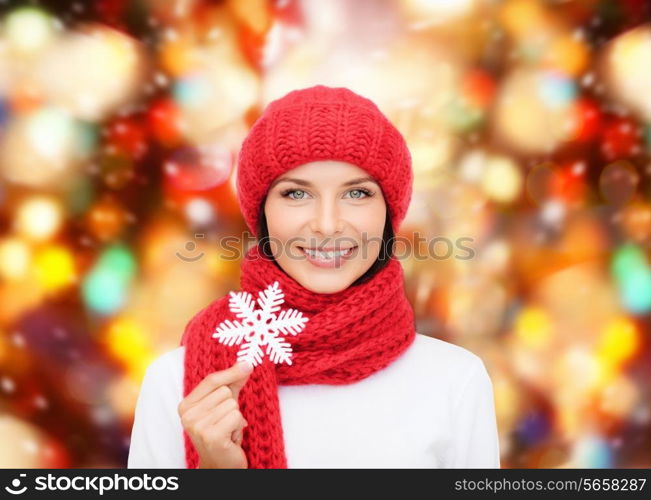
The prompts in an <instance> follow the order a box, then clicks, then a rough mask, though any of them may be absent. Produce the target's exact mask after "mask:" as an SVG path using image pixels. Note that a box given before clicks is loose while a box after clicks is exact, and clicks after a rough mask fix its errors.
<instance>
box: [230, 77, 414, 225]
mask: <svg viewBox="0 0 651 500" xmlns="http://www.w3.org/2000/svg"><path fill="white" fill-rule="evenodd" d="M317 160H338V161H344V162H348V163H352V164H353V165H356V166H358V167H359V168H362V169H364V170H366V171H367V172H368V173H369V174H370V175H371V176H373V178H374V179H375V180H376V181H377V182H378V183H379V184H380V187H381V188H382V193H383V195H384V199H385V200H386V203H387V207H388V210H389V213H390V215H391V221H392V225H393V230H394V232H397V231H398V228H399V227H400V224H401V223H402V220H403V219H404V217H405V215H406V213H407V209H408V208H409V202H410V200H411V193H412V182H413V173H412V170H411V155H410V153H409V149H408V148H407V144H406V142H405V139H404V137H403V136H402V135H401V134H400V132H399V131H398V129H396V128H395V127H394V126H393V124H392V123H391V122H390V121H389V120H388V119H387V118H386V116H385V115H384V114H382V112H381V111H380V110H379V108H378V107H377V106H376V105H375V103H373V101H371V100H369V99H367V98H365V97H362V96H360V95H359V94H356V93H355V92H353V91H352V90H350V89H347V88H345V87H327V86H325V85H316V86H313V87H309V88H305V89H298V90H293V91H291V92H289V93H288V94H286V95H285V96H284V97H281V98H280V99H276V100H275V101H272V102H270V103H269V105H268V106H267V107H266V108H265V110H264V112H263V114H262V115H261V116H260V117H259V118H258V119H257V120H256V122H255V123H254V124H253V127H252V128H251V130H250V131H249V134H248V135H247V136H246V138H245V139H244V141H243V142H242V148H241V149H240V153H239V158H238V167H237V180H236V185H237V195H238V198H239V202H240V207H241V210H242V214H243V215H244V220H245V221H246V224H247V226H248V227H249V230H250V231H251V232H252V233H253V234H254V235H257V224H258V216H259V211H260V206H261V203H262V200H263V199H264V198H265V196H266V195H267V191H268V189H269V186H270V184H271V183H272V182H273V181H274V179H275V178H276V177H278V176H279V175H281V174H283V173H285V172H287V171H288V170H291V169H292V168H295V167H298V166H300V165H303V164H305V163H310V162H313V161H317Z"/></svg>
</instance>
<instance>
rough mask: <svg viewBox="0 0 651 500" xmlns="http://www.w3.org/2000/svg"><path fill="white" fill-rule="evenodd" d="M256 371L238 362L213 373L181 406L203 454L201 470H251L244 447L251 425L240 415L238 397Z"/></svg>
mask: <svg viewBox="0 0 651 500" xmlns="http://www.w3.org/2000/svg"><path fill="white" fill-rule="evenodd" d="M242 367H245V368H248V370H246V371H244V370H243V368H242ZM252 368H253V367H252V366H251V365H249V364H248V363H235V364H234V365H233V366H231V367H230V368H227V369H226V370H219V371H216V372H213V373H210V374H208V375H206V377H205V378H204V379H203V380H202V381H201V382H199V384H197V386H196V387H195V388H194V389H193V390H192V392H191V393H190V394H188V395H187V396H186V397H185V398H184V399H183V401H181V403H179V406H178V412H179V415H180V416H181V423H182V424H183V428H184V429H185V430H186V431H187V433H188V435H189V436H190V439H191V440H192V443H193V444H194V446H195V448H196V449H197V453H198V455H199V464H198V468H200V469H246V468H247V467H248V461H247V459H246V454H245V453H244V450H243V449H242V447H241V444H242V429H243V428H244V427H245V426H246V425H248V423H247V422H246V420H245V419H244V417H243V416H242V413H240V408H239V403H238V401H237V398H238V396H239V394H240V390H241V389H242V387H244V384H245V383H246V381H247V380H248V379H249V375H250V374H251V372H252V371H253V370H252Z"/></svg>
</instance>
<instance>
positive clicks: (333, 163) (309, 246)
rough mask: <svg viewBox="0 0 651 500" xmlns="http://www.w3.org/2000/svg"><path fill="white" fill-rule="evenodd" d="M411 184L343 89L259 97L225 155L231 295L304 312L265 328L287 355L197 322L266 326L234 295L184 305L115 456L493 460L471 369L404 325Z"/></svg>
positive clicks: (229, 461)
mask: <svg viewBox="0 0 651 500" xmlns="http://www.w3.org/2000/svg"><path fill="white" fill-rule="evenodd" d="M412 181H413V174H412V170H411V156H410V154H409V151H408V149H407V146H406V143H405V141H404V138H403V137H402V136H401V135H400V133H399V132H398V130H397V129H396V128H395V127H394V126H393V125H392V124H391V123H390V122H389V120H388V119H387V118H386V117H385V116H384V115H383V114H382V113H381V112H380V110H379V109H378V108H377V106H376V105H375V104H374V103H373V102H372V101H370V100H368V99H366V98H364V97H362V96H360V95H358V94H356V93H354V92H352V91H350V90H349V89H346V88H343V87H327V86H324V85H317V86H314V87H310V88H306V89H300V90H294V91H292V92H290V93H289V94H287V95H286V96H284V97H283V98H281V99H278V100H276V101H273V102H272V103H270V104H269V106H267V108H266V109H265V112H264V113H263V114H262V116H261V117H260V118H259V119H258V120H257V121H256V123H255V124H254V125H253V127H252V129H251V131H250V133H249V135H248V136H247V137H246V139H245V140H244V142H243V144H242V149H241V151H240V157H239V162H238V171H237V192H238V199H239V203H240V206H241V209H242V213H243V216H244V219H245V221H246V223H247V225H248V227H249V229H250V230H251V231H252V232H253V233H254V234H255V235H256V237H257V240H258V243H257V245H255V246H253V247H252V248H251V249H250V250H249V251H248V252H247V254H246V255H245V257H244V259H243V261H242V264H241V278H240V288H241V291H240V293H243V292H248V293H249V294H250V297H252V298H254V299H255V298H258V297H260V299H259V301H258V303H257V304H256V303H255V302H253V303H252V304H251V303H249V304H248V305H249V306H251V307H250V308H249V310H248V313H250V314H249V316H251V314H252V313H253V309H254V308H256V310H257V308H261V306H262V305H263V304H261V303H260V300H262V299H263V295H262V292H263V291H265V290H270V288H269V287H272V288H273V286H277V287H279V288H280V289H281V290H282V293H283V294H284V296H283V301H284V302H283V303H282V304H281V305H280V309H281V310H285V311H288V310H290V309H293V311H294V312H293V313H294V314H297V312H298V314H299V315H302V317H304V318H307V319H305V320H304V321H303V323H302V326H301V327H296V328H295V329H294V331H293V332H289V333H290V334H287V333H288V330H287V329H286V330H285V334H283V335H282V338H284V340H285V342H287V343H289V344H290V349H291V359H290V360H289V361H287V360H286V361H285V362H282V360H281V361H280V362H279V361H278V360H279V358H278V357H276V358H274V359H273V360H272V358H273V356H271V355H270V353H271V351H269V349H271V344H272V341H271V340H268V341H267V342H264V341H263V342H262V343H263V344H264V345H262V351H261V352H260V354H262V359H261V361H259V362H257V363H256V362H251V361H249V362H241V358H240V357H238V352H240V350H241V349H242V345H241V344H239V345H236V344H234V343H232V344H231V345H228V343H227V342H223V343H222V340H219V339H217V338H215V337H214V336H213V334H214V333H216V331H219V328H220V327H222V328H246V327H247V325H248V327H250V328H249V330H248V331H249V332H257V333H255V334H253V333H249V334H247V337H246V338H254V339H255V338H258V339H264V338H267V339H269V337H264V336H263V335H262V334H260V331H261V330H260V328H259V325H258V326H257V327H256V321H262V322H263V323H265V325H267V326H269V327H270V328H271V332H274V331H275V332H276V333H277V330H273V325H270V323H272V322H273V321H272V318H270V317H267V319H266V320H265V318H264V317H262V316H261V315H260V314H258V316H256V318H257V319H254V320H251V319H250V317H248V316H246V314H244V315H239V314H236V312H238V311H239V312H240V313H242V310H243V309H247V307H248V306H243V305H242V303H240V308H239V310H238V309H237V307H234V303H233V302H231V301H230V298H231V297H233V296H235V295H236V294H235V293H233V294H232V295H231V294H229V295H228V296H224V297H221V298H219V299H217V300H215V301H213V302H212V303H211V304H209V305H208V306H207V307H206V308H205V309H203V310H201V311H200V312H199V313H198V314H197V315H196V316H195V317H194V318H192V319H191V321H190V322H189V323H188V325H187V327H186V329H185V332H184V335H183V338H182V340H181V345H180V347H178V348H177V349H175V350H173V351H171V352H168V353H165V354H163V355H162V356H160V357H159V358H158V359H156V360H155V361H154V362H153V363H152V364H151V365H150V366H149V368H148V369H147V372H146V374H145V377H144V380H143V383H142V388H141V392H140V395H139V398H138V401H137V406H136V412H135V420H134V425H133V430H132V434H131V448H130V452H129V460H128V466H129V467H142V468H145V467H147V468H149V467H170V468H172V467H174V468H185V467H187V468H196V467H202V468H203V467H205V468H307V467H328V468H351V467H354V468H365V467H390V468H400V467H449V468H451V467H455V468H458V467H469V468H470V467H472V468H478V467H481V468H499V466H500V456H499V446H498V435H497V425H496V418H495V410H494V403H493V388H492V383H491V380H490V378H489V376H488V373H487V371H486V369H485V366H484V363H483V362H482V360H481V359H480V358H479V357H478V356H477V355H475V354H474V353H472V352H470V351H469V350H467V349H464V348H462V347H460V346H456V345H454V344H451V343H448V342H445V341H442V340H439V339H436V338H433V337H429V336H425V335H421V334H419V333H417V332H416V331H415V326H414V314H413V310H412V308H411V307H410V305H409V302H408V301H407V298H406V296H405V291H404V281H403V271H402V266H401V265H400V262H399V261H398V260H397V259H396V258H395V257H394V256H393V255H392V250H393V245H392V243H393V241H392V240H393V237H394V234H395V233H396V231H397V230H398V228H399V226H400V223H401V222H402V220H403V219H404V216H405V214H406V212H407V208H408V206H409V201H410V199H411V193H412ZM244 313H246V311H244ZM274 314H275V315H276V316H274V318H273V319H274V320H278V319H279V318H280V317H281V315H282V313H281V311H280V310H277V311H276V313H274ZM287 314H288V315H289V312H287ZM238 318H240V319H239V320H238ZM261 318H262V319H261ZM238 321H240V322H241V323H239V322H238ZM234 325H235V326H234ZM296 330H300V331H298V333H296ZM242 331H244V330H242ZM255 335H258V337H256V336H255ZM240 340H241V339H240ZM276 347H277V345H276ZM240 354H241V352H240ZM238 360H240V363H237V361H238ZM247 368H248V369H247Z"/></svg>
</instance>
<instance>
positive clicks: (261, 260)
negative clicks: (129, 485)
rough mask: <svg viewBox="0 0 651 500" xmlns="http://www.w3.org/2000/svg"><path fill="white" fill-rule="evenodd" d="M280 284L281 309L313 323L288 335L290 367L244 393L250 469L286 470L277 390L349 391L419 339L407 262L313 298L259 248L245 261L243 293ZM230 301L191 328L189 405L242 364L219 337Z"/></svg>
mask: <svg viewBox="0 0 651 500" xmlns="http://www.w3.org/2000/svg"><path fill="white" fill-rule="evenodd" d="M274 281H278V283H279V284H280V288H281V289H282V291H283V293H284V301H285V302H284V303H283V304H282V306H281V308H282V309H288V308H293V309H297V310H298V311H300V312H302V314H303V315H304V316H307V317H308V318H309V319H308V321H307V322H306V323H305V327H304V329H303V330H302V331H300V332H299V333H298V334H297V335H295V336H292V335H287V337H286V338H285V340H286V341H287V342H289V343H290V344H291V350H292V358H291V361H292V363H291V364H287V363H279V364H276V363H274V362H273V361H270V359H269V358H268V357H267V356H265V357H264V358H263V361H262V363H261V364H259V365H257V366H256V367H255V368H254V371H253V373H251V374H250V375H249V379H248V381H247V382H246V384H245V385H244V387H243V388H242V389H241V391H240V394H239V399H238V402H239V407H240V411H241V412H242V414H243V416H244V418H245V419H246V420H247V422H248V425H247V426H246V427H244V429H243V436H242V444H241V446H242V449H243V450H244V452H245V453H246V456H247V460H248V467H249V468H251V469H254V468H258V469H259V468H263V469H264V468H266V469H270V468H276V469H278V468H287V458H286V455H285V445H284V439H283V429H282V423H281V418H280V407H279V399H278V385H299V384H331V385H341V384H350V383H353V382H357V381H359V380H362V379H364V378H366V377H368V376H369V375H372V374H373V373H375V372H377V371H378V370H381V369H382V368H384V367H386V366H387V365H389V364H390V363H391V362H393V361H394V360H395V359H396V358H398V357H399V356H400V355H401V354H402V353H403V352H404V351H405V350H406V349H407V348H408V347H409V346H410V345H411V343H412V342H413V341H414V339H415V336H416V331H415V326H414V315H413V310H412V308H411V305H410V304H409V302H408V300H407V297H406V295H405V291H404V281H403V270H402V266H401V265H400V262H399V261H398V260H396V259H395V258H391V259H390V261H389V262H388V264H387V265H386V266H385V267H384V268H382V269H381V270H380V271H379V272H378V273H377V274H375V275H374V276H373V277H372V278H371V279H370V280H368V281H366V282H364V283H362V284H359V285H355V286H350V287H348V288H346V289H345V290H342V291H341V292H337V293H334V294H318V293H314V292H312V291H310V290H307V289H306V288H304V287H303V286H301V285H300V284H299V283H298V282H297V281H295V280H294V279H293V278H291V277H290V276H289V275H287V274H285V273H284V272H283V271H282V269H279V268H278V267H277V265H276V263H275V262H273V261H272V260H270V259H268V258H266V257H264V255H263V254H262V253H261V251H260V249H259V248H258V246H257V245H256V246H253V247H252V248H251V249H250V250H249V251H248V252H247V254H246V256H245V258H244V259H243V261H242V263H241V268H240V287H241V290H242V291H247V292H249V293H250V294H251V295H252V296H253V298H254V299H255V298H257V297H258V292H259V291H261V290H264V289H266V288H267V287H268V286H269V285H270V284H272V283H273V282H274ZM228 302H229V296H228V295H226V296H224V297H221V298H219V299H216V300H215V301H213V302H212V303H211V304H209V305H208V306H207V307H206V308H204V309H203V310H201V311H200V312H199V313H197V314H196V315H195V316H194V317H193V318H192V319H191V320H190V322H189V323H188V325H187V326H186V329H185V332H184V334H183V338H182V339H181V345H185V361H184V368H185V371H184V381H183V385H184V388H183V397H185V396H187V395H188V394H189V393H190V392H191V391H192V389H194V387H195V386H196V385H197V384H198V383H199V382H201V381H202V380H203V378H204V377H205V376H206V375H208V374H209V373H211V372H213V371H217V370H224V369H226V368H229V367H230V366H232V365H233V364H234V363H235V362H236V360H237V356H236V355H237V351H238V349H239V347H238V346H236V345H235V346H227V345H224V344H221V343H220V342H219V341H218V340H217V339H215V338H213V337H212V334H213V333H214V332H215V328H216V327H217V325H219V324H220V323H221V322H222V321H224V320H226V319H230V320H233V319H235V315H234V314H233V313H232V312H230V310H229V306H228ZM183 435H184V441H185V452H186V464H187V467H188V468H196V467H197V464H198V454H197V451H196V449H195V447H194V445H193V443H192V441H191V440H190V437H189V436H188V433H187V432H186V431H185V430H183Z"/></svg>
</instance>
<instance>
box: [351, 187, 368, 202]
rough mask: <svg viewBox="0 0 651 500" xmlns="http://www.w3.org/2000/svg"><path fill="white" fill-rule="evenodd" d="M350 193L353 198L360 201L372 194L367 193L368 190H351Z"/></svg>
mask: <svg viewBox="0 0 651 500" xmlns="http://www.w3.org/2000/svg"><path fill="white" fill-rule="evenodd" d="M348 192H349V193H350V196H351V198H354V199H357V200H360V199H362V198H365V197H366V196H370V195H371V193H370V192H369V191H367V190H366V189H351V190H350V191H348Z"/></svg>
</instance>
